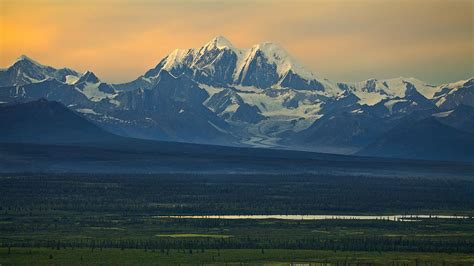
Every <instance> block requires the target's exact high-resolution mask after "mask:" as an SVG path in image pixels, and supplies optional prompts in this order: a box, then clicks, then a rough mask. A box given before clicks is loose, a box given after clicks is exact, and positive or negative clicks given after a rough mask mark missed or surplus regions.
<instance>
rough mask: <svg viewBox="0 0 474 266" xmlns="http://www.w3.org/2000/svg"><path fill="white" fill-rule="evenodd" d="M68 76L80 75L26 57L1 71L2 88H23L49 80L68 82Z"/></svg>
mask: <svg viewBox="0 0 474 266" xmlns="http://www.w3.org/2000/svg"><path fill="white" fill-rule="evenodd" d="M67 76H74V77H77V76H79V73H77V72H76V71H74V70H72V69H69V68H61V69H55V68H53V67H50V66H44V65H42V64H40V63H38V62H36V61H35V60H33V59H31V58H29V57H27V56H26V55H22V56H20V57H19V58H18V59H17V60H16V61H15V62H14V63H13V65H11V66H10V67H8V68H7V69H3V70H0V86H21V85H25V84H30V83H38V82H42V81H45V80H47V79H57V80H59V81H61V82H66V77H67Z"/></svg>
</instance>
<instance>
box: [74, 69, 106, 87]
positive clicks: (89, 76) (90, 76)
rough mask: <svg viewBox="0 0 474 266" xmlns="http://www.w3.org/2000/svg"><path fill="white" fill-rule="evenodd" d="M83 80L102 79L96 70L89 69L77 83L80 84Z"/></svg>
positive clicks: (97, 80)
mask: <svg viewBox="0 0 474 266" xmlns="http://www.w3.org/2000/svg"><path fill="white" fill-rule="evenodd" d="M81 82H88V83H98V82H100V79H99V78H98V77H97V76H96V75H95V74H94V72H92V71H89V70H87V71H86V72H84V74H82V76H81V77H80V78H79V79H78V80H77V82H76V83H77V84H79V83H81Z"/></svg>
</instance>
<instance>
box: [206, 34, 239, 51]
mask: <svg viewBox="0 0 474 266" xmlns="http://www.w3.org/2000/svg"><path fill="white" fill-rule="evenodd" d="M202 48H217V49H226V48H228V49H233V48H235V47H234V45H233V44H232V43H231V42H230V41H229V40H228V39H226V38H225V37H224V36H222V35H219V36H216V37H214V38H213V39H212V40H210V41H209V42H208V43H206V44H205V45H204V46H203V47H202Z"/></svg>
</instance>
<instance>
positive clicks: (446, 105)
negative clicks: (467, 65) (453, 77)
mask: <svg viewBox="0 0 474 266" xmlns="http://www.w3.org/2000/svg"><path fill="white" fill-rule="evenodd" d="M433 101H434V102H435V103H436V105H437V106H438V107H439V108H441V109H443V110H448V109H452V108H454V107H456V106H458V105H460V104H463V105H468V106H474V78H470V79H467V80H460V81H458V82H454V83H449V84H443V85H441V86H439V87H438V88H437V92H436V93H435V94H434V96H433Z"/></svg>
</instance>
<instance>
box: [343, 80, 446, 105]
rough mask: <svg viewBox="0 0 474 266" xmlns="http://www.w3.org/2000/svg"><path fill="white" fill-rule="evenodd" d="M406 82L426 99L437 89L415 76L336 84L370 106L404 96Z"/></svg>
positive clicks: (361, 102)
mask: <svg viewBox="0 0 474 266" xmlns="http://www.w3.org/2000/svg"><path fill="white" fill-rule="evenodd" d="M407 84H412V85H414V86H415V88H416V90H417V91H418V92H419V93H420V94H422V95H423V96H424V97H426V98H427V99H431V98H432V97H433V95H434V94H435V93H436V91H437V88H436V86H433V85H429V84H426V83H425V82H423V81H421V80H418V79H415V78H404V77H399V78H393V79H383V80H377V79H368V80H365V81H361V82H353V83H338V84H337V85H338V86H339V88H341V89H343V90H346V91H350V92H352V93H354V94H355V95H356V96H357V97H359V99H360V101H359V103H360V104H366V105H370V106H372V105H375V104H377V103H379V102H381V101H382V100H385V99H393V98H403V97H405V94H406V91H407Z"/></svg>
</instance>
